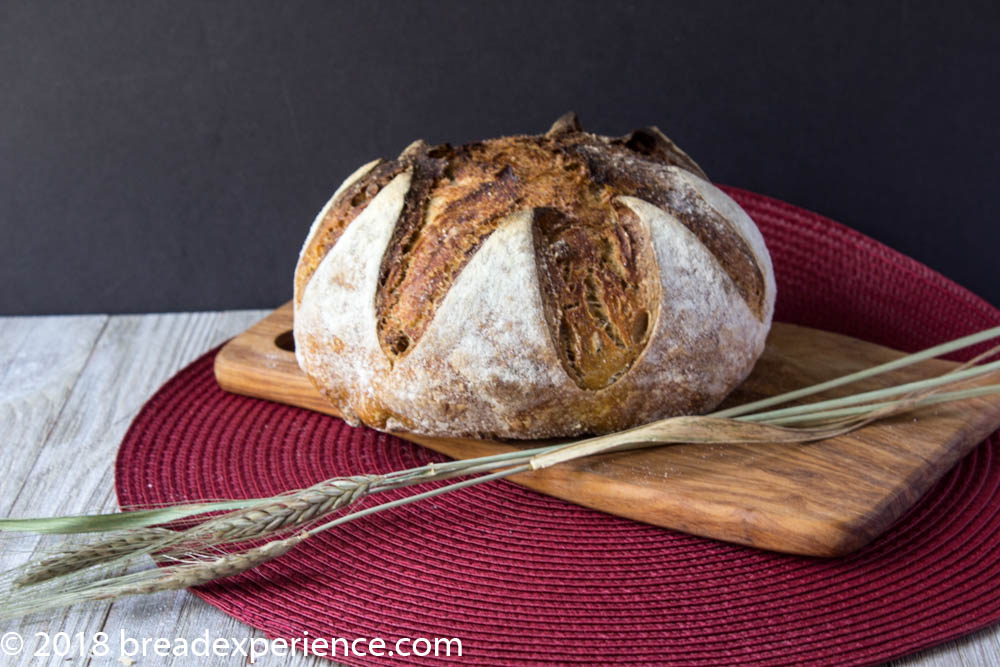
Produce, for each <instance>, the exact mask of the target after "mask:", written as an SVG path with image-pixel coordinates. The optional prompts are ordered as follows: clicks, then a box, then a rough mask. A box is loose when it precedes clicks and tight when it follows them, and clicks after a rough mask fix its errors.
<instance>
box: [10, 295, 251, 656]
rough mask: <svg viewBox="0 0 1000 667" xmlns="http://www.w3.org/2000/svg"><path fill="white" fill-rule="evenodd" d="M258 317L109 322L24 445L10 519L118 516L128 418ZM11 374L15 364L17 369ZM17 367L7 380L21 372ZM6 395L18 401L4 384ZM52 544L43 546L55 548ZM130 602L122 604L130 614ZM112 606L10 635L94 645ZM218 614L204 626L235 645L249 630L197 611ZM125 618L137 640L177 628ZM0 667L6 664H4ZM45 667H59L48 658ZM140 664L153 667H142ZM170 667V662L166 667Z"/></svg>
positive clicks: (32, 344)
mask: <svg viewBox="0 0 1000 667" xmlns="http://www.w3.org/2000/svg"><path fill="white" fill-rule="evenodd" d="M263 314H264V313H262V312H241V313H226V314H215V313H200V314H172V315H149V316H120V317H113V318H111V319H110V320H108V321H107V325H106V327H105V328H104V331H103V333H102V334H101V335H100V338H99V339H98V340H97V343H96V345H95V346H93V353H92V354H91V355H90V357H89V360H88V361H87V363H86V365H85V366H84V367H83V370H82V372H79V374H78V376H77V377H76V378H75V382H74V383H73V386H72V390H71V392H70V393H69V398H68V400H67V401H66V403H65V406H63V408H62V410H61V412H59V417H58V419H56V420H55V423H54V424H51V425H50V427H49V428H38V429H36V431H35V432H34V433H27V434H26V437H27V438H29V439H33V441H34V442H40V444H41V445H42V447H41V449H40V451H38V452H37V456H34V457H27V460H26V465H25V467H26V468H27V476H28V481H27V483H25V484H23V485H22V486H21V487H20V490H19V492H17V493H15V494H14V495H13V496H11V495H5V498H6V499H7V500H8V501H12V502H8V503H7V505H6V509H7V510H8V512H7V513H8V515H9V516H37V515H52V514H71V513H83V512H93V511H98V510H102V511H110V510H112V509H114V493H113V484H112V479H113V475H112V471H113V464H114V456H115V452H116V450H117V446H118V443H119V442H120V440H121V437H122V436H123V435H124V432H125V430H126V429H127V428H128V425H129V423H130V421H131V419H132V417H133V416H134V415H135V414H136V413H137V412H138V410H139V408H140V407H141V405H142V404H143V402H144V401H145V400H146V399H147V398H148V397H149V396H150V395H151V394H152V393H153V392H154V391H155V390H156V389H157V388H158V387H159V386H160V385H162V383H163V382H164V381H166V380H167V379H168V378H169V377H170V376H171V375H172V374H173V373H174V372H176V371H177V370H178V369H179V368H181V367H182V366H183V365H185V364H186V363H188V362H190V361H191V360H193V359H194V358H195V357H196V356H198V355H199V354H201V353H202V352H204V351H205V350H207V349H208V348H210V347H212V346H213V345H215V344H217V343H219V342H221V341H222V340H224V339H225V338H228V337H229V336H231V335H234V334H236V333H238V332H239V331H242V330H243V329H245V328H246V327H247V326H249V325H250V324H251V323H253V322H254V321H256V320H258V319H260V317H261V316H263ZM54 324H61V325H62V326H63V334H64V336H66V337H67V339H68V338H72V337H76V336H77V335H78V334H77V326H78V325H77V323H76V321H75V320H69V321H66V322H62V323H54ZM51 344H52V341H51V340H49V341H47V342H46V341H43V340H41V339H38V340H37V341H32V340H27V341H26V342H25V346H26V347H27V349H29V350H31V351H32V352H33V353H35V354H41V352H42V351H43V350H44V349H46V347H48V346H51ZM15 366H16V365H15ZM19 372H20V371H19V369H18V368H17V367H15V368H14V369H13V370H8V371H7V376H8V377H10V374H11V373H19ZM3 386H4V387H6V389H5V391H9V392H14V391H16V389H12V388H11V387H12V385H11V384H10V383H6V382H5V383H4V384H3ZM56 540H57V538H55V539H52V538H49V539H47V540H46V542H45V544H46V545H49V546H50V545H51V544H52V543H54V541H56ZM37 544H38V540H37V539H35V538H24V539H22V540H21V544H20V545H18V546H19V548H14V549H5V550H4V553H3V555H2V556H0V566H2V567H5V568H6V567H10V566H11V565H14V564H16V562H18V561H23V560H26V559H27V554H26V553H25V550H26V549H28V548H31V547H35V546H36V545H37ZM166 597H167V599H170V598H171V597H173V598H176V600H177V602H173V603H170V605H169V606H172V607H176V608H178V609H180V608H183V605H184V604H185V603H186V601H188V600H190V599H192V598H193V596H190V595H189V594H187V593H178V594H171V595H168V596H166ZM130 602H131V601H125V602H123V603H122V604H123V605H128V604H129V603H130ZM149 603H153V604H159V605H163V604H164V598H162V597H161V598H160V599H159V601H157V600H150V601H148V602H146V601H144V602H143V604H149ZM112 606H113V605H111V604H110V603H106V604H102V605H91V606H86V607H80V608H77V609H72V610H66V611H58V612H54V613H50V614H40V615H37V616H35V617H29V618H26V619H22V620H20V621H18V622H16V623H15V624H13V626H12V627H9V628H8V629H9V630H15V631H18V632H20V633H21V634H22V635H23V636H25V638H26V639H30V638H31V637H33V635H34V633H35V632H38V631H45V632H49V633H53V634H54V633H55V632H59V631H62V632H67V633H69V634H70V635H74V634H75V633H77V632H83V633H84V635H85V636H88V637H89V636H92V635H93V634H94V633H96V632H97V631H99V630H102V629H105V630H106V631H108V632H109V633H110V632H111V631H115V632H117V631H118V630H119V628H114V627H111V626H110V625H107V626H106V621H107V619H108V614H109V611H110V609H111V608H112ZM201 606H202V607H203V608H205V609H206V610H207V611H208V612H210V613H211V614H213V615H214V618H213V619H212V621H211V622H210V623H209V624H208V625H209V627H212V628H214V629H218V630H219V631H226V630H229V628H228V627H227V626H234V630H238V632H236V633H235V634H234V633H233V632H232V631H230V634H234V636H239V635H241V634H246V632H247V629H246V628H245V627H244V626H241V625H240V624H238V623H236V621H233V620H232V619H230V618H229V617H227V616H225V615H224V614H222V613H221V612H218V611H217V610H215V609H213V608H210V607H208V605H204V604H202V605H201ZM121 618H123V619H127V622H128V624H129V625H130V626H131V627H132V628H134V630H132V631H133V632H137V633H139V634H138V635H137V636H140V637H141V636H142V635H143V633H146V634H147V635H149V636H159V635H161V634H163V631H164V629H165V628H170V627H171V626H172V625H174V624H175V621H176V616H175V617H174V618H171V617H170V616H169V615H167V616H163V615H157V614H149V613H147V614H145V615H130V614H129V613H128V610H127V608H126V609H124V610H123V611H122V614H121ZM5 664H6V663H5ZM11 664H32V665H38V664H46V661H44V660H41V661H39V660H37V659H31V657H30V655H26V654H22V656H21V662H20V663H11ZM49 664H65V662H64V661H63V660H57V659H54V658H53V659H52V660H51V662H50V663H49ZM143 664H153V663H151V662H150V661H145V660H144V661H143ZM164 664H166V663H164Z"/></svg>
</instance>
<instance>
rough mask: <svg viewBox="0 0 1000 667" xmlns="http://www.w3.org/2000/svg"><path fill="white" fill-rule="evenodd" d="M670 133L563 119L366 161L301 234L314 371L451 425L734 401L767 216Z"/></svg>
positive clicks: (499, 428)
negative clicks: (525, 132)
mask: <svg viewBox="0 0 1000 667" xmlns="http://www.w3.org/2000/svg"><path fill="white" fill-rule="evenodd" d="M654 129H655V128H654ZM654 129H647V130H643V131H637V133H638V134H637V133H632V134H630V135H627V136H626V137H623V138H621V139H608V138H604V137H596V136H595V135H590V134H587V133H584V132H582V130H580V129H579V125H578V121H575V118H572V119H569V120H566V119H565V117H564V119H560V121H557V123H556V124H555V125H554V126H553V128H552V129H551V130H550V131H549V133H547V134H546V135H540V136H537V137H508V138H504V139H500V140H492V141H491V142H480V143H477V144H471V145H468V146H464V147H459V148H457V149H454V148H451V147H433V148H432V147H428V146H426V145H425V144H423V143H422V142H420V143H417V144H414V145H413V146H411V147H410V148H408V149H407V151H404V153H403V155H401V156H400V158H399V159H397V160H396V161H393V162H390V163H377V164H372V165H366V166H367V167H368V169H367V170H364V171H362V170H359V172H358V173H356V174H355V175H353V176H352V178H353V181H351V182H350V183H348V184H346V185H345V186H342V188H341V191H340V194H338V195H335V196H334V198H333V199H332V200H331V202H330V203H328V205H327V206H326V207H325V208H324V212H321V215H320V216H319V217H318V218H317V222H316V223H314V225H313V230H312V231H311V232H310V237H309V238H308V239H307V242H306V244H305V246H304V247H303V251H302V255H301V257H300V261H299V266H298V267H297V270H296V295H295V338H296V355H297V358H298V361H299V364H300V366H301V367H302V368H303V370H304V371H305V372H306V374H307V375H308V376H309V377H310V378H311V379H312V381H313V382H314V384H315V385H316V386H317V387H318V388H319V389H320V391H322V392H323V393H324V394H325V395H326V396H327V398H328V399H329V400H331V401H332V402H333V403H334V404H335V405H336V406H337V407H338V408H339V410H340V411H341V412H342V413H343V414H344V415H345V418H346V419H348V421H351V422H353V423H357V422H364V423H366V424H368V425H370V426H373V427H375V428H379V429H383V430H388V431H393V430H404V431H411V432H417V433H422V434H427V435H437V436H472V437H502V438H547V437H557V436H572V435H579V434H584V433H601V432H609V431H615V430H621V429H624V428H629V427H631V426H635V425H637V424H640V423H645V422H648V421H651V420H654V419H657V418H661V417H664V416H669V415H675V414H692V413H700V412H704V411H706V410H709V409H711V408H712V407H714V406H715V405H717V404H718V403H719V402H720V401H721V400H722V398H723V397H724V396H725V395H726V394H727V393H729V391H731V390H732V389H733V388H734V387H735V386H736V385H737V384H738V383H739V382H741V381H742V380H743V379H744V378H745V377H746V375H747V374H748V373H749V372H750V370H751V369H752V367H753V364H754V362H755V361H756V359H757V357H758V356H759V355H760V353H761V351H762V350H763V346H764V339H765V337H766V335H767V331H768V329H769V327H770V323H771V318H772V315H773V310H774V296H775V286H774V276H773V270H772V268H771V263H770V258H769V256H768V254H767V249H766V247H765V246H764V242H763V239H762V238H761V236H760V233H759V232H758V231H757V229H756V226H755V225H754V224H753V222H752V221H751V220H750V219H749V217H748V216H747V215H746V214H745V213H744V212H743V211H742V209H740V208H739V206H737V205H736V204H735V203H734V202H732V200H730V199H729V198H728V197H727V196H726V195H725V194H724V193H722V192H721V191H719V190H718V189H717V188H715V187H714V186H712V185H711V184H710V183H708V182H707V181H706V180H705V179H703V178H702V177H701V176H699V175H698V174H701V173H703V172H701V170H700V168H698V167H697V165H696V164H694V162H693V161H692V160H691V159H690V158H689V157H688V156H687V155H686V154H684V153H683V152H681V151H680V149H677V148H676V146H674V145H673V143H672V142H670V140H669V139H666V137H663V135H662V133H659V131H658V130H656V131H655V132H654ZM637 136H638V137H639V138H638V139H637V138H636V137H637ZM630 143H632V144H635V145H639V148H638V149H637V148H635V147H634V146H629V144H630ZM692 165H693V166H692ZM349 180H351V179H349ZM366 180H368V181H370V182H368V183H366ZM358 192H367V193H369V194H370V197H369V198H368V200H367V201H364V202H360V203H362V204H363V206H358V205H357V204H359V201H358V200H356V201H355V203H354V205H350V202H347V201H345V200H346V198H347V197H348V196H352V197H355V196H356V195H357V193H358ZM352 206H353V208H352ZM354 209H357V210H356V212H355V211H354ZM331 212H334V213H333V214H331ZM345 212H346V214H345ZM345 215H353V217H352V218H350V219H348V220H346V223H345V224H341V223H340V222H339V221H341V220H343V219H344V217H345ZM330 220H334V221H335V222H334V223H331V222H330ZM338 225H339V227H338ZM325 229H326V230H329V229H336V238H335V239H333V240H332V242H331V239H330V237H331V234H330V233H328V231H324V230H325ZM324 244H328V245H329V247H323V245H324Z"/></svg>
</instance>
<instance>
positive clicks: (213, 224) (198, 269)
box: [0, 0, 1000, 313]
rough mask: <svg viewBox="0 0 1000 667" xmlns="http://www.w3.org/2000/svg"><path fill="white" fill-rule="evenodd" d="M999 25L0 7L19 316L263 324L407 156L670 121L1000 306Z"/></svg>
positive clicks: (704, 145) (768, 185)
mask: <svg viewBox="0 0 1000 667" xmlns="http://www.w3.org/2000/svg"><path fill="white" fill-rule="evenodd" d="M998 19H1000V12H998V10H997V8H996V7H995V6H992V5H991V4H989V3H981V4H970V3H965V4H957V3H940V4H936V3H909V2H898V3H873V2H858V3H838V2H829V1H826V2H808V3H803V2H787V3H762V2H704V1H699V2H672V3H664V2H546V1H543V0H531V1H527V2H525V1H517V0H504V1H503V2H492V3H489V2H474V1H471V0H470V1H467V2H417V1H413V0H410V1H407V2H403V1H398V2H372V1H371V0H365V1H364V2H362V1H360V0H359V1H356V2H324V3H303V2H272V3H249V2H210V3H202V2H178V1H173V2H148V1H144V2H131V1H130V2H115V3H109V2H103V3H54V2H39V3H27V2H25V3H9V4H2V5H0V86H2V88H0V313H53V312H93V311H110V312H128V311H135V312H141V311H162V310H195V309H219V308H246V307H258V308H259V307H270V306H274V305H276V304H278V303H280V302H282V301H284V300H286V299H288V298H289V297H290V290H291V274H292V270H293V268H294V263H295V259H296V255H297V252H298V249H299V245H300V244H301V242H302V240H303V238H304V237H305V234H306V231H307V229H308V226H309V223H310V222H311V221H312V218H313V216H314V215H315V213H316V211H317V210H318V209H319V208H320V207H321V206H322V204H323V203H324V202H325V201H326V199H327V197H328V196H329V195H330V194H331V193H332V191H333V190H334V188H335V187H336V186H337V184H338V183H339V182H340V180H341V179H342V178H343V177H344V176H346V175H347V174H348V173H349V172H350V171H352V170H353V168H354V167H355V166H357V165H359V164H361V163H362V162H365V161H368V160H370V159H372V158H373V157H378V156H393V155H395V154H396V153H397V152H398V151H399V150H400V149H402V148H403V147H404V146H405V145H406V144H407V143H409V142H410V141H411V140H412V139H414V138H417V137H423V138H425V139H426V140H428V141H430V142H443V141H449V142H452V143H461V142H464V141H468V140H472V139H478V138H483V137H489V136H496V135H500V134H510V133H522V132H536V131H541V130H544V129H545V128H546V127H547V126H548V125H549V123H550V122H551V121H552V120H553V119H554V118H555V117H556V116H558V115H559V114H561V113H562V112H564V111H566V110H567V109H575V110H576V111H578V112H579V113H580V116H581V117H582V119H583V121H584V124H585V126H586V127H587V128H588V129H591V130H593V131H598V132H601V133H607V134H622V133H625V132H626V131H628V130H630V129H632V128H633V127H636V126H640V125H646V124H657V125H659V126H660V127H661V128H663V129H664V131H666V132H667V134H668V135H670V136H672V137H673V138H674V139H675V140H676V141H677V142H678V143H679V144H680V145H681V146H682V147H683V148H685V149H686V150H687V151H688V152H690V153H691V154H692V155H693V156H694V157H695V158H696V159H697V160H698V161H699V162H700V163H701V165H702V166H703V167H704V168H705V169H706V171H707V172H708V173H709V174H710V175H711V176H712V178H713V180H715V181H717V182H721V183H728V184H732V185H738V186H741V187H745V188H749V189H752V190H756V191H758V192H762V193H764V194H769V195H772V196H775V197H779V198H781V199H784V200H787V201H789V202H792V203H795V204H798V205H800V206H804V207H806V208H809V209H812V210H815V211H817V212H820V213H823V214H825V215H828V216H830V217H832V218H834V219H837V220H840V221H841V222H844V223H846V224H848V225H851V226H853V227H855V228H857V229H860V230H862V231H864V232H866V233H868V234H870V235H872V236H874V237H875V238H877V239H879V240H881V241H884V242H885V243H888V244H889V245H892V246H894V247H896V248H898V249H899V250H901V251H903V252H905V253H907V254H910V255H912V256H914V257H916V258H918V259H920V260H922V261H924V262H926V263H927V264H929V265H930V266H932V267H933V268H935V269H938V270H939V271H941V272H943V273H944V274H946V275H948V276H949V277H951V278H953V279H955V280H957V281H958V282H960V283H962V284H964V285H966V286H967V287H969V288H971V289H972V290H974V291H976V292H978V293H979V294H981V295H982V296H984V297H986V298H987V299H989V300H990V301H992V302H993V303H995V304H997V303H1000V283H998V282H997V281H996V280H995V278H996V275H997V274H996V271H995V270H994V266H995V262H994V255H995V253H996V252H997V247H998V242H1000V223H998V220H997V212H996V208H997V206H996V201H995V193H996V190H997V186H998V183H1000V176H998V174H1000V150H998V148H1000V123H998V109H997V106H998V102H1000V93H998V85H1000V38H998V28H1000V20H998Z"/></svg>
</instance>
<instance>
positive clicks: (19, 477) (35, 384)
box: [0, 315, 108, 508]
mask: <svg viewBox="0 0 1000 667" xmlns="http://www.w3.org/2000/svg"><path fill="white" fill-rule="evenodd" d="M107 321H108V318H107V316H105V315H93V316H86V317H5V318H0V443H3V445H2V451H3V452H4V453H5V455H4V456H2V457H0V498H2V499H3V503H4V507H5V508H9V507H10V506H11V504H12V503H13V501H14V498H15V497H16V495H17V492H18V491H19V490H20V489H21V487H22V486H23V484H24V480H25V478H26V476H27V474H28V472H29V470H30V465H31V462H32V461H33V460H34V459H35V458H36V457H37V455H38V452H39V450H40V449H41V447H42V443H43V439H44V434H46V433H48V432H49V431H50V430H51V429H52V427H53V426H54V424H55V421H56V417H57V416H58V415H59V413H60V410H62V408H63V405H64V404H65V403H66V400H67V398H68V397H69V394H70V391H71V390H72V388H73V384H74V382H76V379H77V376H79V374H80V371H81V370H82V369H83V367H84V365H85V364H86V362H87V359H88V357H89V356H90V353H91V350H92V349H93V348H94V344H95V342H96V341H97V338H98V336H99V335H100V333H101V330H102V329H103V328H104V326H105V324H106V323H107Z"/></svg>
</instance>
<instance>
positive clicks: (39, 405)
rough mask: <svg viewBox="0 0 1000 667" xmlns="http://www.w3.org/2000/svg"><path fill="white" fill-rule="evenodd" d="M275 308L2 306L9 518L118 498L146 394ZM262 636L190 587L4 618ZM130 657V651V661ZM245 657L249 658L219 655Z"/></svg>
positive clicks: (11, 546) (992, 647) (56, 626)
mask: <svg viewBox="0 0 1000 667" xmlns="http://www.w3.org/2000/svg"><path fill="white" fill-rule="evenodd" d="M268 312H269V311H264V310H260V311H228V312H216V313H175V314H167V315H115V316H107V315H84V316H47V317H0V442H2V443H4V444H3V450H2V451H3V456H2V457H0V500H2V503H3V504H2V508H3V509H2V515H5V516H9V517H28V516H48V515H54V514H82V513H89V512H95V511H113V510H115V509H116V505H115V496H114V485H113V470H114V460H115V452H116V449H117V447H118V443H119V442H120V441H121V438H122V437H123V436H124V434H125V430H126V429H127V428H128V425H129V423H130V422H131V420H132V418H133V417H134V416H135V415H136V413H137V412H138V411H139V408H140V407H142V404H143V403H144V402H145V401H146V399H147V398H149V396H150V395H152V393H153V392H154V391H156V389H157V388H158V387H160V385H162V384H163V383H164V382H165V381H166V380H167V379H168V378H169V377H170V376H171V375H173V374H174V373H175V372H176V371H178V370H179V369H180V368H182V367H183V366H184V365H185V364H187V363H189V362H190V361H192V360H193V359H195V358H196V357H197V356H198V355H200V354H201V353H203V352H204V351H206V350H207V349H209V348H211V347H213V346H215V345H217V344H219V343H220V342H222V341H224V340H225V339H227V338H229V337H231V336H233V335H235V334H237V333H239V332H240V331H242V330H244V329H245V328H247V327H248V326H249V325H250V324H252V323H254V322H256V321H257V320H259V319H260V318H262V317H264V316H265V315H266V314H267V313H268ZM2 539H3V542H2V543H0V544H2V546H0V569H7V568H9V567H13V566H15V565H18V564H20V563H22V562H24V561H26V560H28V559H29V558H31V557H32V554H35V553H36V552H37V551H36V550H37V549H39V548H46V547H47V548H51V547H52V545H53V544H55V543H56V539H55V538H51V537H50V538H45V539H43V540H39V539H38V538H33V537H27V536H3V537H2ZM206 630H208V631H209V633H210V634H211V636H212V637H236V638H241V639H242V638H245V637H262V636H263V635H262V634H261V633H259V632H257V631H255V630H253V629H252V628H250V627H248V626H245V625H243V624H242V623H240V622H238V621H235V620H233V619H232V618H230V617H229V616H226V615H225V614H223V613H222V612H220V611H218V610H217V609H215V608H214V607H210V606H209V605H208V604H206V603H204V602H202V601H201V600H200V599H198V598H196V597H195V596H193V595H191V594H189V593H187V592H185V591H181V592H177V593H160V594H157V595H154V596H151V597H147V598H130V599H124V600H121V601H116V602H108V603H102V604H99V605H92V606H89V607H79V608H74V609H71V610H59V611H55V612H52V613H48V614H45V615H37V616H33V617H29V618H26V619H22V620H19V621H13V622H2V623H0V635H2V634H4V633H7V632H18V633H20V634H21V635H22V636H23V637H25V638H26V641H27V642H28V643H29V644H30V642H31V641H32V639H31V638H33V637H34V633H36V632H48V633H49V634H50V635H51V634H55V633H57V632H66V633H68V634H69V635H71V636H73V635H75V634H76V633H78V632H83V633H84V636H88V637H89V636H91V635H93V633H96V632H100V631H104V632H106V633H108V634H109V635H111V636H112V637H113V638H117V637H119V636H120V633H122V632H123V631H124V632H125V634H126V636H128V637H133V638H139V639H142V638H145V637H151V638H155V637H163V636H166V637H170V638H173V637H183V638H186V639H188V640H189V641H191V640H193V639H195V638H197V637H199V636H202V635H203V634H204V632H205V631H206ZM111 646H112V648H113V650H112V652H111V653H110V655H109V656H108V657H104V658H93V659H91V660H90V661H86V662H85V661H81V660H76V661H69V662H68V661H67V660H66V659H65V658H35V657H30V655H28V652H25V653H23V654H22V655H21V656H20V659H19V660H18V659H14V658H6V657H0V664H4V665H29V664H30V665H41V664H53V665H54V664H59V665H65V664H90V663H93V664H115V665H120V664H123V663H122V662H119V660H118V657H119V656H118V654H117V653H116V650H117V639H113V640H112V642H111ZM190 660H191V661H190V662H181V661H178V662H176V663H173V662H171V661H170V659H169V658H155V657H145V658H139V659H138V660H137V661H136V665H137V667H148V666H150V665H168V664H208V663H197V661H196V660H195V659H190ZM126 662H127V661H126ZM211 664H215V665H222V664H227V665H237V664H239V665H243V664H246V659H245V658H243V657H233V658H230V659H228V660H225V661H224V660H212V661H211ZM258 664H281V665H307V664H308V665H317V664H319V665H329V664H331V663H330V662H328V661H326V660H322V659H320V658H309V657H303V656H301V655H296V656H294V657H287V658H283V659H281V658H276V657H273V656H268V657H265V658H262V659H260V660H259V661H258ZM893 664H894V665H906V666H907V667H916V666H917V665H920V666H930V665H935V666H937V665H964V666H974V665H982V666H987V665H998V664H1000V625H998V626H994V627H992V628H987V629H986V630H983V631H980V632H978V633H976V634H973V635H970V636H967V637H965V638H962V639H959V640H957V641H952V642H948V643H947V644H944V645H942V646H939V647H937V648H934V649H930V650H928V651H924V652H922V653H920V654H917V655H914V656H910V657H909V658H906V659H904V660H899V661H896V662H894V663H893Z"/></svg>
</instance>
